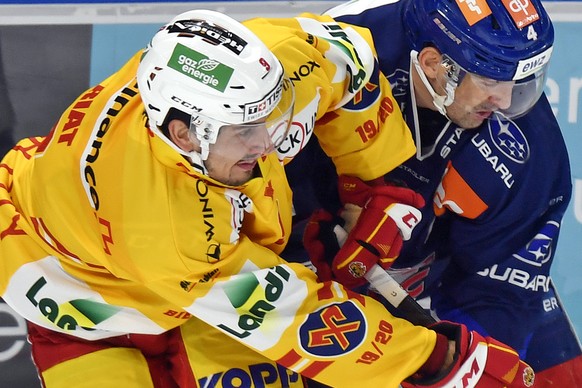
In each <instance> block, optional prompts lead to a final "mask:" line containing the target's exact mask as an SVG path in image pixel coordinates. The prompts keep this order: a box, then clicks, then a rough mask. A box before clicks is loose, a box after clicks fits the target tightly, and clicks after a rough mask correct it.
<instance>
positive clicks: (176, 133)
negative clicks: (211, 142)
mask: <svg viewBox="0 0 582 388" xmlns="http://www.w3.org/2000/svg"><path fill="white" fill-rule="evenodd" d="M168 135H169V137H170V140H171V141H172V142H173V143H174V144H176V145H177V146H178V147H180V148H181V149H182V150H184V151H186V152H190V151H194V150H195V149H197V148H198V144H197V143H196V142H195V141H193V140H192V138H191V136H190V128H189V127H188V126H187V125H186V124H185V123H184V122H183V121H182V120H179V119H173V120H170V122H169V123H168Z"/></svg>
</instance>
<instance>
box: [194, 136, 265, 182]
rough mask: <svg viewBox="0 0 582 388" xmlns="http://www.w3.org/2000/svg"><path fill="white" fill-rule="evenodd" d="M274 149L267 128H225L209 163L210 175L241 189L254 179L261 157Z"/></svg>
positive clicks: (207, 162) (213, 147)
mask: <svg viewBox="0 0 582 388" xmlns="http://www.w3.org/2000/svg"><path fill="white" fill-rule="evenodd" d="M273 150H274V146H273V142H272V141H271V137H270V136H269V134H268V133H267V130H266V129H265V127H264V126H260V125H257V126H253V127H247V128H244V127H238V126H236V125H228V126H223V127H222V128H221V129H220V132H219V134H218V138H217V139H216V143H215V144H211V145H210V152H209V154H208V159H207V160H206V161H205V166H206V169H207V170H208V176H209V177H211V178H213V179H215V180H217V181H219V182H221V183H224V184H226V185H229V186H240V185H242V184H244V183H246V182H248V181H249V180H250V179H251V178H252V177H253V176H254V174H255V172H256V168H257V161H258V160H259V158H260V157H262V156H263V155H266V154H268V153H270V152H272V151H273Z"/></svg>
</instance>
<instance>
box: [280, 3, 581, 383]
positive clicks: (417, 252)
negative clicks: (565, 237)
mask: <svg viewBox="0 0 582 388" xmlns="http://www.w3.org/2000/svg"><path fill="white" fill-rule="evenodd" d="M404 4H405V0H403V1H365V0H364V1H352V2H350V3H347V4H346V5H341V6H339V7H336V8H334V9H332V10H330V11H328V14H330V15H331V16H333V17H334V18H336V19H337V20H340V21H343V22H347V23H351V24H356V25H361V26H365V27H367V28H369V29H370V30H371V31H372V35H373V38H374V41H375V45H376V50H377V52H378V58H379V63H380V70H381V71H382V72H383V73H384V74H386V75H387V77H388V78H389V80H390V83H391V85H392V88H393V94H394V97H395V98H396V100H397V101H398V103H399V104H400V108H401V110H402V112H403V114H404V116H405V119H406V121H407V123H408V125H409V127H410V130H411V131H412V133H413V136H414V138H415V143H416V147H417V154H416V156H415V157H413V158H411V159H409V160H408V161H407V162H405V163H404V164H402V165H401V166H400V167H399V168H397V169H395V170H394V171H392V172H391V173H389V174H388V176H387V177H388V178H389V179H390V180H397V181H403V182H405V183H406V184H407V185H408V186H409V187H410V188H412V189H414V190H415V191H417V192H419V193H421V194H422V195H423V197H424V198H425V200H426V203H427V206H425V208H424V209H423V220H422V223H421V224H419V225H418V226H417V227H416V228H415V231H414V235H413V238H412V239H411V240H410V241H407V242H405V244H404V247H403V250H402V252H401V255H400V256H399V257H398V259H397V260H396V262H395V263H394V265H393V270H392V273H393V275H394V276H395V277H396V278H397V279H398V280H399V281H400V282H401V284H402V285H403V286H404V287H405V288H406V289H407V290H408V292H409V293H410V294H411V295H413V296H414V297H416V298H417V299H421V298H424V297H430V302H431V309H433V310H434V311H435V312H436V314H437V315H438V316H439V318H440V319H447V320H453V321H458V322H462V323H465V324H466V325H467V326H469V328H471V329H473V330H478V331H480V332H481V333H482V334H485V335H490V336H493V337H495V338H497V339H499V340H501V341H503V342H505V343H507V344H509V345H511V346H512V347H514V348H515V349H517V350H518V351H519V352H520V355H521V356H522V357H523V358H525V360H526V361H527V362H528V363H529V364H530V365H532V366H533V367H534V368H535V369H536V370H544V369H547V368H550V367H552V366H555V365H558V364H560V363H562V362H564V361H567V360H570V359H573V358H578V359H580V354H581V350H580V345H579V343H578V341H577V338H576V336H575V334H574V332H573V329H572V327H571V325H570V323H569V320H568V318H567V316H566V313H565V311H564V310H563V308H562V306H561V304H560V302H559V299H558V296H557V294H556V292H555V289H554V287H553V285H552V282H551V277H550V268H551V264H552V260H553V258H554V253H555V251H556V246H557V242H558V235H559V232H560V225H561V220H562V217H563V215H564V212H565V210H566V208H567V206H568V203H569V201H570V197H571V191H572V187H571V176H570V166H569V158H568V153H567V149H566V146H565V143H564V139H563V137H562V134H561V132H560V128H559V126H558V123H557V121H556V119H555V117H554V114H553V112H552V110H551V107H550V105H549V103H548V101H547V99H546V97H545V95H543V96H542V97H541V98H540V100H539V101H538V102H537V103H536V105H535V106H534V108H533V109H532V110H531V111H529V112H528V113H527V114H526V115H525V116H522V117H520V118H518V119H515V120H513V121H512V120H508V119H505V118H502V117H501V116H499V115H493V116H492V117H491V118H490V119H488V120H485V121H484V122H483V124H482V125H481V126H480V127H478V128H475V129H470V130H465V129H463V128H459V127H458V126H456V125H455V124H454V123H452V122H450V121H449V120H448V119H447V118H446V117H444V116H442V115H441V114H439V113H438V112H436V111H432V110H428V109H422V108H417V107H416V105H414V104H413V103H412V102H411V93H412V92H411V90H412V89H411V85H410V83H409V72H410V66H411V62H410V51H411V45H410V44H409V42H408V39H407V37H406V34H405V31H404V28H405V25H404V23H403V20H402V9H403V6H404ZM374 98H375V97H374V88H373V87H371V88H365V92H364V94H363V95H362V96H359V98H358V99H357V100H354V101H353V105H352V108H353V109H358V106H359V105H361V104H366V101H367V100H368V101H369V100H373V99H374ZM346 108H348V109H349V106H347V107H346ZM317 152H319V151H314V152H313V153H312V155H315V154H316V153H317ZM313 159H317V156H313V157H312V160H309V161H308V162H307V163H309V164H308V166H309V169H310V170H311V171H313V170H314V169H317V170H319V171H320V170H321V169H323V168H325V166H329V164H327V165H326V164H324V163H320V164H319V165H316V164H314V162H313ZM315 166H317V167H315ZM297 171H301V172H299V173H297ZM305 171H306V170H305V169H302V167H301V161H299V162H297V163H296V164H291V165H290V166H289V174H290V176H291V178H293V177H294V176H295V175H297V176H304V174H305ZM319 171H318V175H319V176H321V175H320V173H319ZM329 173H331V174H333V171H330V172H329ZM300 181H301V182H300V183H297V184H296V185H295V191H296V192H298V193H299V194H298V195H299V197H300V199H298V200H297V201H296V206H297V207H298V214H302V213H307V211H306V210H305V209H303V208H302V206H303V207H304V206H305V202H307V201H305V196H306V195H310V194H313V192H315V193H316V194H317V193H319V195H320V198H326V196H329V195H330V191H329V188H325V189H322V188H321V182H318V183H317V184H316V186H317V185H319V186H320V188H319V189H318V188H316V189H312V188H309V189H308V188H306V187H307V186H308V185H307V183H306V180H305V179H301V180H300ZM300 201H301V203H299V202H300ZM331 203H334V201H331V200H329V199H328V198H326V199H325V200H320V205H322V206H324V207H327V208H328V209H329V210H332V211H333V210H335V209H333V207H332V205H330V204H331ZM335 203H337V202H335ZM330 207H331V208H330ZM581 378H582V376H581Z"/></svg>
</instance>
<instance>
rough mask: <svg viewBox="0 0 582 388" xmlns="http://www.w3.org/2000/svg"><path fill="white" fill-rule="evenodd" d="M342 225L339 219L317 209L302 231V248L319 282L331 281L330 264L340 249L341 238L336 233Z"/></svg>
mask: <svg viewBox="0 0 582 388" xmlns="http://www.w3.org/2000/svg"><path fill="white" fill-rule="evenodd" d="M342 223H343V221H342V219H341V218H340V217H337V216H333V215H332V214H331V213H329V212H328V211H326V210H324V209H318V210H316V211H314V212H313V214H311V217H310V218H309V220H308V221H307V226H306V227H305V230H304V231H303V246H304V247H305V250H306V251H307V254H308V255H309V258H310V260H311V263H312V264H313V265H314V266H315V268H316V269H317V276H318V278H319V280H321V281H328V280H333V274H332V271H331V263H332V261H333V258H334V256H335V255H336V253H337V252H338V251H339V248H340V241H338V238H339V239H341V238H342V237H341V236H338V235H337V234H336V232H337V231H338V228H341V225H342ZM343 233H344V234H345V232H343ZM341 242H343V241H341Z"/></svg>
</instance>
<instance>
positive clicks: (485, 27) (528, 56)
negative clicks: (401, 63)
mask: <svg viewBox="0 0 582 388" xmlns="http://www.w3.org/2000/svg"><path fill="white" fill-rule="evenodd" d="M404 21H405V23H406V26H407V33H408V36H409V39H410V41H411V44H412V48H413V50H415V51H417V52H420V51H421V50H422V49H423V48H424V47H426V46H432V47H435V48H436V49H438V50H439V51H440V52H441V54H443V57H444V58H445V61H446V63H444V66H447V68H448V69H449V68H450V69H451V71H449V73H451V77H452V79H451V80H450V82H451V83H452V84H453V86H456V85H455V84H457V83H458V82H460V81H461V80H462V78H463V76H464V74H465V73H470V74H473V75H476V76H480V77H484V78H486V79H491V80H495V81H500V82H505V81H507V82H511V83H512V84H514V85H515V87H514V91H513V102H512V107H511V108H510V109H509V110H508V112H506V113H507V115H508V116H512V117H515V116H518V115H521V114H523V113H524V112H526V111H527V110H529V108H531V106H533V104H534V103H535V102H536V101H537V100H538V98H539V96H540V95H541V93H542V92H543V87H544V85H545V79H546V75H547V67H548V63H549V59H550V56H551V52H552V45H553V42H554V29H553V25H552V22H551V20H550V18H549V16H548V14H547V13H546V11H545V9H544V8H543V6H542V4H541V1H540V0H525V1H519V0H408V3H407V4H406V5H405V9H404ZM451 65H452V66H451ZM453 89H454V88H453ZM449 100H450V99H449Z"/></svg>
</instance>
